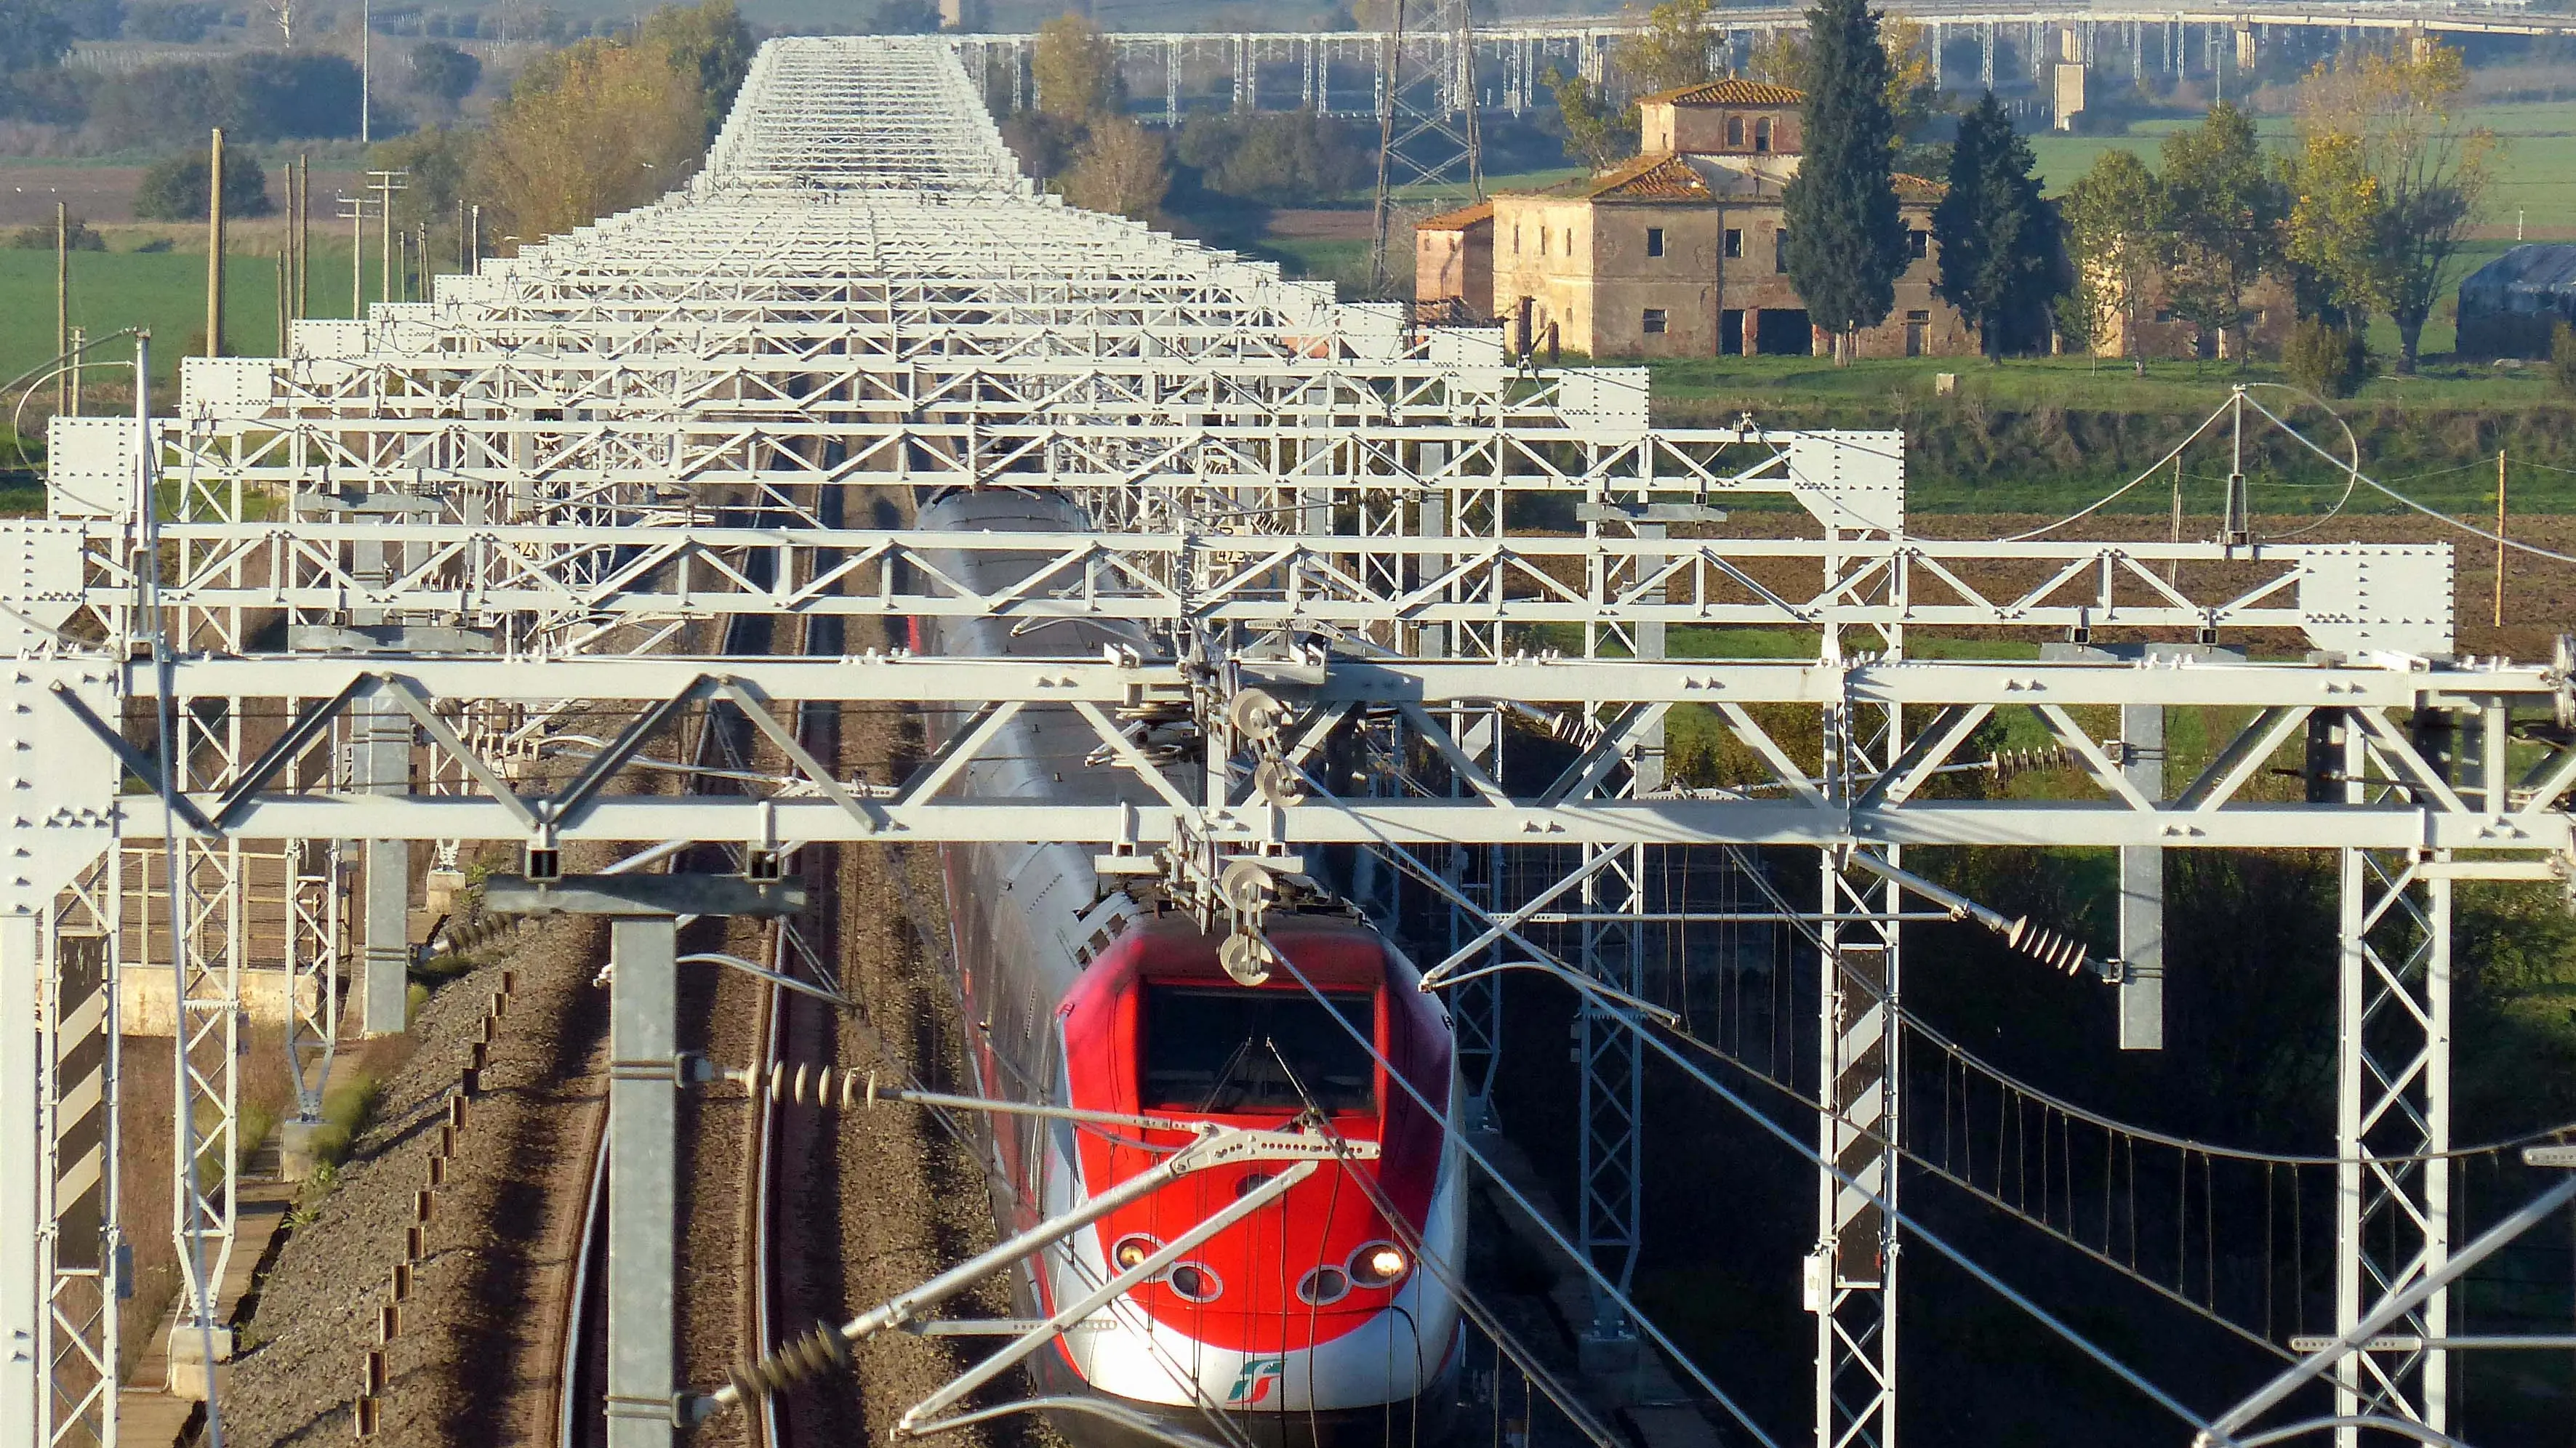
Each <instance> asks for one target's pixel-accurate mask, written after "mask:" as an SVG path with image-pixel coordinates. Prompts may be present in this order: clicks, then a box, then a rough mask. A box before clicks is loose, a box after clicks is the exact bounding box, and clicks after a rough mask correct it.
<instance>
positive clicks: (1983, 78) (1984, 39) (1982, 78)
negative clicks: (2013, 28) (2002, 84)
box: [1977, 20, 1995, 90]
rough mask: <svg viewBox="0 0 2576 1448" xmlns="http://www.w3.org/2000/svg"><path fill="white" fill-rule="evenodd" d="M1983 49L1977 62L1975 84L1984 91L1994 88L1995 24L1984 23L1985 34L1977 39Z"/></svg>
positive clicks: (1991, 22)
mask: <svg viewBox="0 0 2576 1448" xmlns="http://www.w3.org/2000/svg"><path fill="white" fill-rule="evenodd" d="M1979 44H1981V45H1982V46H1983V47H1984V49H1983V50H1982V51H1981V52H1980V55H1979V59H1978V61H1977V84H1978V85H1979V86H1980V87H1982V88H1983V89H1986V90H1993V89H1994V88H1995V23H1994V22H1993V21H1991V20H1989V21H1987V22H1986V26H1985V34H1984V35H1983V36H1981V37H1980V38H1979Z"/></svg>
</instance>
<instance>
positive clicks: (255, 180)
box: [134, 154, 277, 221]
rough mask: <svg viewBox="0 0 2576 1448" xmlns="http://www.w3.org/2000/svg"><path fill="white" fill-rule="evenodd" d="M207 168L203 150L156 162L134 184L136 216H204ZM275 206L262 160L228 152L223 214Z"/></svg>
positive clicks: (254, 211) (156, 218)
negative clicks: (269, 192)
mask: <svg viewBox="0 0 2576 1448" xmlns="http://www.w3.org/2000/svg"><path fill="white" fill-rule="evenodd" d="M207 170H208V167H207V164H206V158H205V156H204V155H203V154H197V155H183V156H172V157H170V158H169V159H168V160H165V161H158V162H155V163H153V166H152V168H151V169H150V170H148V171H145V172H144V173H143V182H142V184H141V185H140V186H137V187H136V188H135V191H134V214H135V216H136V217H137V218H138V219H140V220H144V221H203V220H205V219H206V175H207ZM276 209H277V208H276V207H274V206H272V205H271V204H270V203H269V199H268V173H267V172H266V171H264V170H262V169H260V164H259V162H258V161H256V160H254V159H252V158H251V157H249V156H245V155H240V154H231V155H227V156H225V157H224V214H225V215H226V216H227V217H243V216H266V215H267V214H269V213H270V212H271V211H274V210H276Z"/></svg>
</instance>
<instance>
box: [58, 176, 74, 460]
mask: <svg viewBox="0 0 2576 1448" xmlns="http://www.w3.org/2000/svg"><path fill="white" fill-rule="evenodd" d="M71 349H72V223H71V208H70V207H68V206H66V205H64V204H63V203H62V202H60V201H56V202H55V203H54V355H55V356H57V357H60V356H62V354H64V353H65V352H68V351H70V350H71ZM71 399H72V375H71V373H70V372H69V371H68V370H66V371H65V372H64V373H63V374H62V375H61V376H59V377H57V378H56V379H55V381H54V411H56V412H69V411H71V410H72V408H71Z"/></svg>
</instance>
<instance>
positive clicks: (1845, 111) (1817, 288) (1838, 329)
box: [1781, 0, 1906, 363]
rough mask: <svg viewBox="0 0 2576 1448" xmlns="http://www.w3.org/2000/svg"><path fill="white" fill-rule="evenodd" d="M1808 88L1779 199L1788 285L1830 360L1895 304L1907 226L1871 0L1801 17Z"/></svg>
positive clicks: (1837, 1)
mask: <svg viewBox="0 0 2576 1448" xmlns="http://www.w3.org/2000/svg"><path fill="white" fill-rule="evenodd" d="M1807 35H1808V39H1807V76H1808V81H1809V89H1808V91H1807V101H1806V105H1805V107H1804V109H1803V110H1802V112H1801V113H1800V114H1801V124H1802V126H1803V129H1804V131H1805V133H1806V139H1805V144H1804V154H1802V155H1801V156H1800V157H1799V160H1798V174H1797V175H1796V176H1794V177H1792V178H1790V181H1789V185H1788V187H1787V189H1786V190H1785V191H1784V192H1783V193H1782V196H1781V210H1782V213H1783V219H1785V220H1786V221H1787V222H1788V226H1789V255H1788V261H1789V279H1790V280H1791V281H1792V282H1795V283H1796V284H1797V287H1798V295H1799V296H1801V297H1803V298H1805V299H1806V303H1807V318H1808V320H1809V321H1811V322H1813V323H1814V324H1815V325H1816V326H1819V327H1822V328H1824V329H1825V330H1826V331H1827V332H1830V333H1832V334H1833V336H1834V360H1835V361H1836V362H1837V363H1847V362H1849V361H1850V360H1851V357H1852V342H1853V334H1855V333H1857V332H1858V331H1859V330H1860V329H1861V328H1863V327H1874V326H1876V325H1878V324H1879V323H1880V322H1881V321H1884V320H1885V319H1886V317H1887V313H1888V309H1889V308H1891V307H1893V306H1895V305H1896V278H1897V275H1898V274H1899V273H1901V272H1903V271H1904V270H1905V261H1906V256H1905V224H1904V222H1903V221H1902V220H1900V219H1899V217H1898V215H1897V210H1896V186H1895V182H1894V180H1893V178H1892V177H1891V174H1890V172H1891V163H1892V161H1893V158H1894V156H1895V145H1896V117H1895V115H1894V114H1893V113H1892V112H1890V111H1889V110H1888V107H1887V52H1886V50H1885V49H1883V48H1882V47H1881V46H1880V44H1879V37H1878V16H1877V15H1876V14H1875V13H1874V12H1872V11H1871V10H1870V8H1869V5H1868V0H1821V3H1820V4H1818V5H1817V7H1816V8H1815V9H1813V10H1810V11H1808V12H1807Z"/></svg>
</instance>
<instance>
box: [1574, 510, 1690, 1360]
mask: <svg viewBox="0 0 2576 1448" xmlns="http://www.w3.org/2000/svg"><path fill="white" fill-rule="evenodd" d="M1596 526H1597V525H1596ZM1631 527H1632V529H1633V532H1634V534H1635V536H1636V537H1638V538H1640V539H1646V540H1660V539H1662V538H1663V537H1664V536H1665V534H1666V532H1667V528H1666V525H1665V524H1662V523H1635V524H1633V525H1631ZM1605 634H1606V631H1595V632H1593V633H1592V634H1591V636H1590V642H1591V645H1592V647H1591V649H1590V652H1593V653H1595V654H1598V653H1599V652H1600V651H1601V647H1600V646H1601V645H1602V644H1604V643H1607V642H1610V641H1611V640H1610V639H1608V638H1607V637H1605V636H1604V635H1605ZM1623 642H1625V643H1627V644H1628V645H1629V646H1630V648H1631V649H1632V650H1633V656H1634V657H1635V658H1637V659H1639V660H1641V661H1642V660H1660V659H1662V658H1663V657H1664V625H1663V624H1661V623H1640V624H1637V625H1636V626H1635V629H1634V632H1633V634H1632V635H1631V637H1629V638H1628V639H1626V640H1623ZM1625 753H1626V756H1627V766H1628V768H1627V776H1628V783H1627V786H1626V788H1625V790H1624V791H1622V792H1623V793H1625V794H1627V795H1629V796H1631V797H1634V796H1638V795H1643V794H1646V793H1648V792H1651V791H1653V790H1655V789H1658V788H1661V787H1662V785H1663V782H1664V779H1663V767H1664V734H1663V725H1662V724H1661V723H1660V722H1658V723H1656V724H1654V725H1652V726H1651V727H1650V728H1649V729H1641V730H1639V731H1638V732H1637V736H1636V737H1635V738H1634V739H1633V740H1632V741H1631V742H1630V743H1629V745H1628V746H1627V749H1626V751H1625ZM1601 848H1605V849H1609V850H1611V851H1612V852H1613V853H1615V854H1617V855H1618V856H1619V857H1620V858H1619V859H1618V860H1617V861H1615V862H1613V863H1611V864H1609V865H1607V866H1605V867H1603V868H1601V869H1599V870H1593V871H1591V872H1590V873H1588V874H1587V876H1586V877H1585V879H1584V882H1583V886H1582V890H1581V899H1582V902H1583V914H1584V917H1585V918H1584V924H1583V930H1582V935H1581V942H1582V956H1581V963H1582V966H1583V969H1584V970H1585V971H1586V972H1587V973H1589V974H1590V975H1591V976H1592V977H1593V978H1594V979H1596V980H1599V981H1601V982H1603V983H1604V984H1607V985H1610V986H1612V987H1615V988H1616V989H1618V990H1621V991H1624V992H1626V993H1627V994H1629V995H1631V996H1635V995H1640V994H1642V993H1643V992H1644V989H1645V967H1646V931H1647V929H1648V927H1647V925H1646V923H1645V922H1644V921H1642V920H1634V919H1630V920H1622V919H1619V918H1618V917H1619V916H1621V915H1623V914H1625V915H1632V916H1633V915H1641V914H1643V913H1644V912H1645V910H1646V908H1647V892H1646V851H1645V847H1644V846H1642V845H1623V846H1605V847H1601ZM1599 852H1600V851H1599V850H1598V849H1596V850H1592V851H1587V852H1586V859H1585V864H1586V866H1587V867H1588V866H1589V865H1590V864H1591V863H1592V861H1593V860H1594V859H1596V858H1598V855H1599ZM1574 1030H1575V1049H1576V1053H1577V1055H1578V1056H1579V1057H1580V1058H1581V1061H1582V1065H1583V1090H1582V1122H1583V1126H1582V1131H1583V1136H1582V1141H1581V1151H1580V1160H1579V1162H1578V1169H1579V1171H1580V1174H1581V1178H1582V1182H1583V1188H1582V1201H1581V1208H1580V1210H1579V1212H1578V1213H1577V1217H1578V1221H1577V1223H1576V1226H1577V1229H1578V1232H1579V1234H1580V1236H1581V1239H1582V1246H1583V1251H1584V1255H1585V1256H1587V1257H1589V1258H1590V1259H1591V1260H1592V1263H1593V1265H1594V1266H1595V1267H1597V1268H1599V1269H1600V1272H1601V1275H1602V1276H1603V1277H1605V1278H1607V1279H1609V1281H1610V1282H1611V1283H1612V1284H1613V1285H1615V1286H1616V1287H1617V1288H1618V1290H1619V1292H1620V1293H1622V1294H1624V1293H1626V1292H1627V1290H1628V1285H1629V1283H1630V1282H1631V1281H1632V1280H1633V1278H1634V1277H1635V1275H1636V1270H1637V1251H1638V1242H1639V1236H1640V1233H1639V1225H1640V1222H1639V1218H1640V1216H1641V1212H1642V1207H1643V1204H1644V1192H1643V1191H1642V1189H1641V1183H1640V1180H1639V1178H1640V1177H1641V1176H1642V1174H1643V1172H1644V1169H1645V1128H1644V1122H1643V1119H1642V1118H1643V1116H1644V1114H1645V1101H1644V1087H1645V1073H1646V1057H1645V1043H1644V1042H1643V1041H1642V1040H1641V1039H1640V1038H1639V1036H1638V1034H1637V1031H1636V1029H1635V1028H1634V1027H1633V1025H1632V1024H1631V1023H1630V1022H1628V1021H1626V1020H1624V1019H1622V1018H1621V1017H1620V1016H1619V1015H1617V1014H1615V1013H1614V1012H1613V1011H1612V1010H1611V1009H1610V1008H1609V1007H1607V1006H1605V1005H1604V1004H1603V1003H1602V1002H1601V1000H1600V998H1598V997H1596V996H1593V995H1589V994H1587V995H1585V996H1584V998H1583V1003H1582V1005H1581V1006H1580V1007H1578V1009H1577V1013H1576V1016H1575V1026H1574ZM1578 1347H1579V1349H1580V1351H1581V1352H1582V1354H1583V1356H1584V1359H1585V1368H1586V1371H1587V1372H1592V1373H1596V1374H1610V1375H1615V1376H1619V1377H1622V1378H1623V1379H1624V1378H1625V1377H1626V1376H1627V1375H1629V1374H1630V1373H1632V1372H1633V1369H1634V1367H1635V1364H1636V1355H1637V1334H1636V1328H1635V1326H1634V1325H1633V1324H1631V1323H1630V1322H1629V1321H1628V1314H1627V1311H1626V1309H1624V1308H1622V1307H1621V1306H1620V1305H1619V1304H1618V1302H1617V1301H1616V1300H1615V1299H1614V1298H1613V1297H1612V1295H1611V1294H1610V1293H1609V1292H1607V1291H1605V1290H1603V1289H1602V1288H1601V1286H1600V1285H1599V1284H1598V1283H1596V1284H1595V1285H1594V1287H1593V1289H1592V1322H1591V1324H1590V1326H1589V1327H1588V1328H1586V1329H1585V1330H1584V1331H1583V1332H1582V1333H1581V1334H1580V1335H1579V1337H1578Z"/></svg>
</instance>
